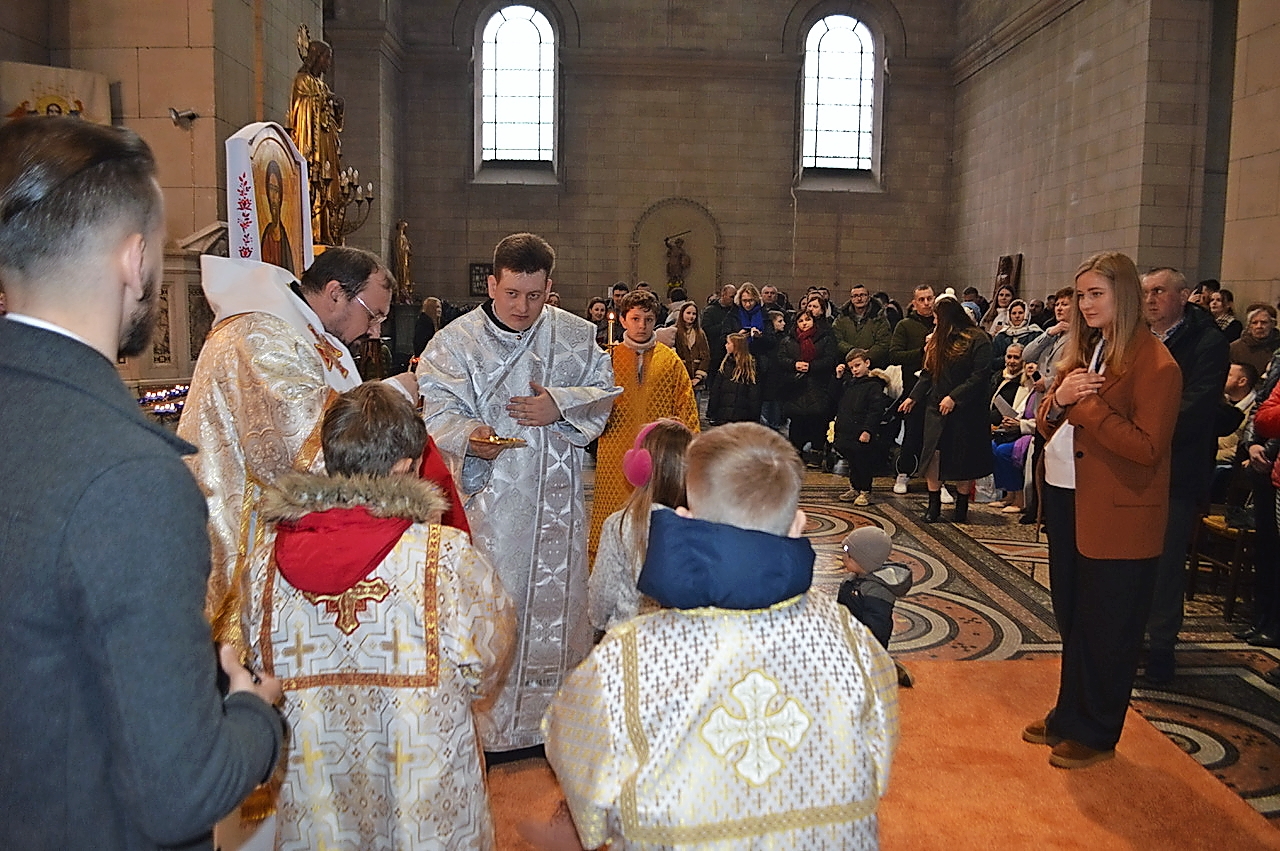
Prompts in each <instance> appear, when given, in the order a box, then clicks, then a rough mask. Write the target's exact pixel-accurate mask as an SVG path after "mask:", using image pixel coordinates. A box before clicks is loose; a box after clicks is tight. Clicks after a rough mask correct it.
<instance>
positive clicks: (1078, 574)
mask: <svg viewBox="0 0 1280 851" xmlns="http://www.w3.org/2000/svg"><path fill="white" fill-rule="evenodd" d="M1076 289H1077V292H1078V298H1077V300H1076V303H1075V307H1074V308H1073V309H1072V311H1071V318H1070V323H1071V327H1070V330H1069V331H1068V334H1067V339H1066V342H1065V344H1064V347H1063V356H1062V359H1061V360H1060V361H1059V362H1058V376H1057V378H1056V379H1055V381H1054V383H1053V386H1052V388H1051V389H1050V392H1049V393H1048V394H1047V395H1046V397H1045V399H1044V400H1043V401H1042V402H1041V404H1040V408H1039V410H1038V411H1037V416H1036V419H1037V423H1038V427H1039V430H1040V432H1041V433H1042V434H1043V435H1044V436H1045V438H1046V444H1045V452H1044V458H1043V461H1042V466H1041V469H1040V473H1039V474H1040V476H1041V477H1042V481H1041V485H1042V487H1041V493H1042V495H1043V499H1044V507H1043V508H1044V517H1045V522H1046V524H1047V526H1048V531H1049V583H1050V588H1051V589H1052V597H1053V612H1054V617H1055V618H1056V619H1057V622H1058V632H1059V633H1060V634H1061V636H1062V675H1061V680H1060V684H1059V690H1058V698H1057V702H1056V704H1055V706H1054V707H1053V708H1052V709H1051V710H1050V711H1049V713H1048V714H1047V715H1046V716H1045V717H1044V718H1043V719H1041V720H1036V721H1033V722H1031V723H1030V724H1028V725H1027V727H1026V728H1025V729H1024V730H1023V733H1022V737H1023V739H1025V740H1026V741H1028V742H1031V743H1033V744H1044V745H1050V746H1051V747H1052V748H1053V750H1052V753H1051V755H1050V757H1049V763H1050V764H1051V765H1054V766H1056V767H1058V768H1068V769H1070V768H1084V767H1087V766H1090V765H1094V764H1095V763H1098V762H1101V761H1103V760H1107V759H1111V758H1112V757H1114V756H1115V747H1116V743H1117V742H1118V741H1119V739H1120V732H1121V730H1122V728H1123V727H1124V718H1125V713H1126V711H1127V710H1128V708H1129V693H1130V691H1131V690H1132V688H1133V681H1134V677H1135V676H1136V674H1137V670H1138V656H1139V652H1140V650H1141V647H1142V635H1143V630H1144V627H1145V625H1146V620H1147V613H1148V611H1149V609H1150V606H1151V595H1152V591H1153V589H1154V587H1155V579H1156V563H1157V560H1158V558H1159V555H1160V552H1161V550H1162V549H1163V546H1164V532H1165V524H1166V521H1167V518H1168V495H1169V474H1170V446H1171V442H1172V440H1173V426H1174V423H1175V421H1176V420H1177V414H1178V404H1179V399H1180V398H1181V393H1182V374H1181V372H1180V370H1179V369H1178V364H1177V363H1176V362H1175V361H1174V359H1173V356H1172V355H1170V354H1169V351H1168V350H1167V349H1166V348H1165V347H1164V345H1163V344H1162V343H1161V342H1160V341H1159V340H1157V339H1156V338H1155V337H1154V336H1153V335H1152V334H1151V332H1150V331H1149V330H1148V329H1147V326H1146V322H1145V321H1144V318H1143V312H1142V289H1141V285H1140V283H1139V279H1138V270H1137V268H1136V267H1135V266H1134V264H1133V261H1132V260H1131V259H1129V257H1127V256H1126V255H1124V254H1121V253H1120V252H1115V251H1108V252H1103V253H1101V254H1096V255H1094V256H1093V257H1091V258H1089V259H1088V260H1087V261H1085V263H1084V264H1083V265H1081V267H1080V269H1079V271H1078V272H1077V273H1076ZM1077 491H1079V492H1081V493H1083V494H1087V496H1088V498H1087V499H1079V500H1077V499H1076V493H1077ZM1115 529H1124V530H1125V534H1123V535H1117V534H1115V533H1114V530H1115Z"/></svg>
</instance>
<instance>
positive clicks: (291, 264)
mask: <svg viewBox="0 0 1280 851" xmlns="http://www.w3.org/2000/svg"><path fill="white" fill-rule="evenodd" d="M308 198H309V196H308V188H307V171H306V163H305V162H304V161H303V159H302V157H301V155H300V154H299V153H298V149H297V148H296V147H295V146H294V144H293V140H291V139H290V138H289V136H288V134H286V133H285V132H284V129H283V128H281V127H280V125H278V124H275V123H271V122H259V123H256V124H249V125H247V126H246V127H244V128H243V129H241V130H240V131H239V132H238V133H236V134H235V135H233V136H231V137H230V138H229V139H227V210H228V215H229V218H230V222H229V223H228V238H229V241H230V253H231V256H232V257H239V258H241V259H244V260H261V261H262V262H264V263H272V264H274V265H276V266H280V267H281V268H283V269H287V270H289V271H290V272H292V273H293V274H294V275H295V276H297V275H301V274H302V270H304V269H306V268H307V267H308V266H310V265H311V261H312V259H313V246H312V240H311V223H310V215H309V213H308V211H309V210H310V208H311V207H310V203H309V201H308Z"/></svg>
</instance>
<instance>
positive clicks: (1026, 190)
mask: <svg viewBox="0 0 1280 851" xmlns="http://www.w3.org/2000/svg"><path fill="white" fill-rule="evenodd" d="M976 5H978V6H981V5H982V4H981V3H979V4H976ZM993 5H998V6H1000V7H1002V8H1007V6H1008V4H1003V3H1001V4H993ZM1042 6H1044V4H1042ZM1054 11H1056V12H1057V14H1056V16H1054V17H1051V19H1046V20H1043V21H1040V22H1039V23H1038V25H1037V26H1036V27H1034V28H1032V29H1029V30H1028V31H1027V32H1025V33H1024V34H1022V35H1021V36H1020V37H1018V36H1013V35H1010V36H1009V43H1008V44H1004V45H994V46H992V47H989V48H988V52H987V56H986V57H985V58H982V57H979V56H978V55H977V54H976V52H973V51H970V52H966V51H965V50H964V48H963V47H962V48H961V49H960V52H959V55H960V57H961V61H960V62H958V65H957V69H956V70H957V95H956V102H957V107H956V149H955V160H956V169H955V174H956V179H955V190H954V196H953V197H954V204H955V221H956V231H955V259H956V265H957V268H958V269H959V270H960V271H961V274H963V275H964V276H965V277H966V278H968V279H970V280H969V282H970V283H973V284H975V285H977V286H979V287H982V288H984V289H985V288H987V287H990V285H991V282H992V281H993V279H994V272H995V264H996V260H997V258H998V257H999V256H1000V255H1003V254H1016V253H1021V254H1022V255H1023V258H1024V260H1023V278H1022V280H1023V287H1022V293H1023V294H1025V295H1028V296H1029V297H1039V296H1043V295H1044V294H1045V293H1046V292H1051V291H1053V290H1055V289H1057V288H1058V287H1061V286H1065V285H1068V284H1070V283H1071V280H1072V277H1073V275H1074V272H1075V269H1076V267H1077V266H1078V265H1079V263H1080V262H1081V261H1082V260H1083V259H1084V258H1086V257H1087V256H1089V255H1090V254H1092V253H1093V252H1095V251H1100V250H1103V249H1108V248H1117V249H1120V250H1123V251H1126V252H1128V253H1130V254H1131V255H1132V256H1133V257H1134V259H1135V260H1136V261H1137V262H1138V263H1139V265H1140V266H1142V265H1171V266H1176V267H1179V268H1182V269H1185V270H1188V272H1189V274H1191V275H1192V276H1194V274H1195V273H1196V270H1197V268H1198V264H1199V253H1198V252H1199V234H1200V220H1199V214H1200V209H1201V204H1202V201H1203V198H1202V192H1203V170H1204V169H1203V167H1204V159H1203V153H1204V135H1205V121H1206V112H1207V109H1206V104H1207V97H1208V85H1207V74H1206V73H1203V68H1204V67H1205V65H1206V63H1207V50H1208V43H1209V37H1208V22H1209V4H1207V3H1202V2H1197V0H1191V2H1163V0H1155V2H1151V3H1123V4H1121V3H1111V2H1106V0H1085V2H1066V3H1060V4H1058V6H1057V8H1056V9H1055V10H1054ZM962 17H963V16H962ZM977 17H979V18H981V16H977ZM1046 17H1049V16H1046ZM983 20H984V21H985V20H986V19H985V18H983ZM1011 23H1012V22H1011ZM997 29H999V27H997ZM1010 29H1013V28H1012V27H1010Z"/></svg>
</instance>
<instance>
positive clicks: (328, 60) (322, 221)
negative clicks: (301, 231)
mask: <svg viewBox="0 0 1280 851" xmlns="http://www.w3.org/2000/svg"><path fill="white" fill-rule="evenodd" d="M332 63H333V49H332V48H331V47H329V45H328V44H326V43H325V42H323V41H312V42H310V43H309V44H308V45H307V55H306V57H305V58H304V59H303V61H302V67H301V68H299V69H298V73H297V75H296V76H294V78H293V90H292V91H291V92H290V93H289V135H290V136H291V137H292V138H293V143H294V144H295V145H297V146H298V151H299V152H300V153H301V154H302V158H303V159H305V160H306V161H307V183H308V185H309V187H310V190H311V234H312V239H313V240H314V241H315V242H316V243H317V244H321V245H337V244H339V240H340V236H341V235H340V234H336V233H334V232H333V230H334V228H333V224H334V223H333V220H332V217H333V211H335V210H337V209H339V205H341V203H342V200H341V187H340V184H339V179H338V176H339V173H340V171H341V164H340V157H341V147H342V142H341V140H340V139H339V137H338V134H339V133H341V132H342V117H343V109H344V104H343V101H342V98H339V97H335V96H334V94H333V92H331V91H330V90H329V84H328V83H326V82H325V81H324V74H325V73H326V72H327V71H328V70H329V67H330V65H331V64H332Z"/></svg>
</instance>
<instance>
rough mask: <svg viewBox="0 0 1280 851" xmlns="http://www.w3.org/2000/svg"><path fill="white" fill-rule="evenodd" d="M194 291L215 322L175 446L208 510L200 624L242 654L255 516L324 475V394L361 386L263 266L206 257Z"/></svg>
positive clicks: (341, 351)
mask: <svg viewBox="0 0 1280 851" xmlns="http://www.w3.org/2000/svg"><path fill="white" fill-rule="evenodd" d="M200 270H201V283H202V286H203V287H204V292H205V296H206V297H207V298H208V300H209V304H210V305H211V306H212V307H213V309H214V313H215V319H214V327H213V331H212V332H210V334H209V337H208V339H207V340H205V343H204V347H203V348H202V349H201V350H200V358H199V360H197V362H196V366H195V370H194V373H193V375H192V378H191V389H190V391H189V392H188V394H187V401H186V406H185V407H184V408H183V411H182V418H181V420H179V423H178V435H179V436H180V437H182V438H183V439H185V440H187V441H189V442H190V443H193V444H195V446H196V447H198V448H199V450H200V452H199V453H198V454H196V455H190V456H188V457H187V458H186V461H187V464H188V466H190V467H191V472H192V474H193V475H194V476H195V478H196V481H197V482H199V483H200V487H201V489H202V490H203V491H204V493H205V496H206V497H207V498H208V500H209V537H210V543H211V546H212V550H213V552H212V561H213V565H212V570H211V571H210V574H209V594H208V599H207V602H206V614H207V615H208V616H209V617H210V620H211V621H212V622H213V628H214V637H215V638H216V639H217V640H219V641H229V642H233V643H235V644H236V646H238V647H240V648H241V649H242V650H243V649H245V647H246V646H247V641H248V635H247V634H246V633H245V632H244V631H243V629H242V625H241V623H240V621H241V616H242V607H243V603H244V601H243V594H244V593H245V590H246V589H245V586H244V577H245V576H246V571H247V563H248V558H249V555H250V554H251V553H252V552H253V549H254V547H255V545H259V544H261V543H263V541H264V536H267V532H266V530H265V529H264V528H263V527H262V526H261V524H259V523H258V522H257V513H256V511H255V508H254V506H255V505H256V503H257V501H258V498H259V497H260V496H261V493H262V487H263V486H264V485H268V484H271V483H272V482H274V481H275V479H276V477H277V476H279V475H280V474H281V473H284V472H286V471H289V470H301V471H312V472H321V471H323V469H324V462H323V460H322V458H321V454H320V419H321V417H322V416H323V413H324V408H325V405H326V404H327V403H328V400H329V398H330V396H331V395H333V394H336V393H341V392H343V391H345V390H350V389H351V388H353V387H355V386H357V385H358V384H360V374H359V372H357V370H356V365H355V361H353V360H352V359H351V354H350V352H348V351H347V348H346V346H345V345H343V343H342V341H341V340H339V339H338V338H337V337H334V336H333V335H331V334H328V333H327V332H326V331H325V330H324V325H323V324H322V323H321V322H320V318H319V317H318V316H316V315H315V313H314V312H313V311H312V310H311V308H309V307H308V306H307V304H306V302H304V301H303V300H302V299H300V298H298V297H297V296H296V295H294V294H293V292H292V291H291V290H290V289H289V284H290V283H292V282H294V281H295V280H296V279H295V278H294V276H293V275H292V274H290V273H289V272H288V271H286V270H284V269H281V268H280V267H278V266H273V265H271V264H269V263H258V262H254V261H246V260H236V259H228V258H225V257H211V256H204V257H201V258H200Z"/></svg>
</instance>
